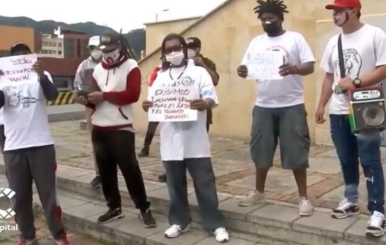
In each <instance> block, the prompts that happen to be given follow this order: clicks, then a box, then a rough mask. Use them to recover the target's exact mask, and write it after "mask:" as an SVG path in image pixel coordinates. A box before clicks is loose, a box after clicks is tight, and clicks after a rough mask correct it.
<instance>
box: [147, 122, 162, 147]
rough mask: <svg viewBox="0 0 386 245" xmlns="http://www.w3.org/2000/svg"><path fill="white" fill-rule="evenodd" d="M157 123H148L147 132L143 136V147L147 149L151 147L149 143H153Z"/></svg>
mask: <svg viewBox="0 0 386 245" xmlns="http://www.w3.org/2000/svg"><path fill="white" fill-rule="evenodd" d="M158 124H159V122H149V124H148V126H147V131H146V135H145V143H144V146H145V147H149V146H150V145H151V142H152V141H153V138H154V135H155V131H156V130H157V127H158Z"/></svg>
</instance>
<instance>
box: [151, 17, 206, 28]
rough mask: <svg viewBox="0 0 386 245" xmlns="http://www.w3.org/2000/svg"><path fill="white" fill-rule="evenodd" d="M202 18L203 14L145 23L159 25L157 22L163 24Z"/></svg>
mask: <svg viewBox="0 0 386 245" xmlns="http://www.w3.org/2000/svg"><path fill="white" fill-rule="evenodd" d="M201 18H202V16H192V17H187V18H180V19H170V20H161V21H154V22H147V23H144V25H145V26H148V25H157V24H163V23H169V22H177V21H184V20H198V19H201Z"/></svg>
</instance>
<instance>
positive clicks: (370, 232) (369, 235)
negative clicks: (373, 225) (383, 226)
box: [366, 230, 385, 238]
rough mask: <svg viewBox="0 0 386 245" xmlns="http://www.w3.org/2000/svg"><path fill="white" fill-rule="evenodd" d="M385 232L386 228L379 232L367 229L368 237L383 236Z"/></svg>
mask: <svg viewBox="0 0 386 245" xmlns="http://www.w3.org/2000/svg"><path fill="white" fill-rule="evenodd" d="M384 234H385V230H383V231H381V232H379V233H374V231H373V230H372V231H369V230H366V237H370V238H371V237H381V236H383V235H384Z"/></svg>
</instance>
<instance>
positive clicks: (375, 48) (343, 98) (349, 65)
mask: <svg viewBox="0 0 386 245" xmlns="http://www.w3.org/2000/svg"><path fill="white" fill-rule="evenodd" d="M338 37H339V35H335V36H333V37H332V38H331V39H330V41H329V42H328V44H327V47H326V49H325V51H324V54H323V58H322V60H321V62H320V66H321V68H322V69H323V70H324V71H325V72H326V73H331V74H334V82H333V85H332V91H334V93H333V94H332V97H331V102H330V113H331V114H343V115H344V114H348V113H349V112H348V110H349V106H350V104H349V101H348V98H347V95H346V94H344V93H342V92H341V91H339V89H337V88H338V87H337V84H338V82H339V81H340V79H341V76H340V69H339V59H338ZM342 49H343V59H344V63H345V68H346V74H345V75H346V77H350V78H351V79H355V78H361V77H362V76H363V75H365V74H366V73H369V72H371V71H372V70H374V69H375V68H376V67H377V66H381V65H386V35H385V33H384V32H383V31H382V29H380V28H378V27H375V26H372V25H367V24H365V25H364V26H363V27H362V28H361V29H359V30H357V31H356V32H353V33H350V34H342Z"/></svg>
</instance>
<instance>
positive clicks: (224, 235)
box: [212, 227, 229, 243]
mask: <svg viewBox="0 0 386 245" xmlns="http://www.w3.org/2000/svg"><path fill="white" fill-rule="evenodd" d="M212 233H213V235H214V237H215V238H216V241H217V242H221V243H224V242H229V233H228V232H227V230H226V229H225V228H224V227H220V228H217V229H216V230H214V231H213V232H212Z"/></svg>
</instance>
